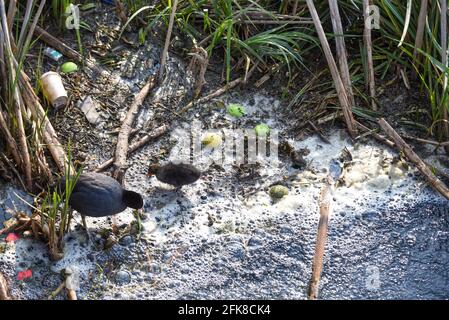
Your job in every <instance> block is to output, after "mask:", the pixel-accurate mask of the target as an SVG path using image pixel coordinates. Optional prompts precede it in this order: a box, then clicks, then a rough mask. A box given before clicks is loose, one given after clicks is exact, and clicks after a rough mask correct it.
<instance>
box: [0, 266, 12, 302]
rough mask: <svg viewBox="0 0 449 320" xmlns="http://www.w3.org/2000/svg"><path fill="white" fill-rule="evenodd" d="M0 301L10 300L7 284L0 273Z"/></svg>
mask: <svg viewBox="0 0 449 320" xmlns="http://www.w3.org/2000/svg"><path fill="white" fill-rule="evenodd" d="M0 300H12V299H11V296H10V295H9V292H8V283H7V282H6V279H5V277H4V276H3V274H2V273H1V272H0Z"/></svg>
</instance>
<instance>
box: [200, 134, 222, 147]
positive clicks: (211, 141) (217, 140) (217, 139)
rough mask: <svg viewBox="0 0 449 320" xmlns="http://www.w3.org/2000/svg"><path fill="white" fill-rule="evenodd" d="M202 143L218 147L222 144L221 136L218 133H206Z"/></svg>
mask: <svg viewBox="0 0 449 320" xmlns="http://www.w3.org/2000/svg"><path fill="white" fill-rule="evenodd" d="M201 144H202V145H203V146H206V147H210V148H216V147H218V146H219V145H220V144H221V136H220V135H219V134H216V133H206V134H205V135H204V138H203V140H202V141H201Z"/></svg>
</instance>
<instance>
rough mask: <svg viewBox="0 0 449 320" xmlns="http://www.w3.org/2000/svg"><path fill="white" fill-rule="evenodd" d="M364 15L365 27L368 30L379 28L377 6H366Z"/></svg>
mask: <svg viewBox="0 0 449 320" xmlns="http://www.w3.org/2000/svg"><path fill="white" fill-rule="evenodd" d="M365 16H366V19H365V28H367V29H369V30H372V29H380V10H379V7H378V6H376V5H369V6H367V7H366V12H365Z"/></svg>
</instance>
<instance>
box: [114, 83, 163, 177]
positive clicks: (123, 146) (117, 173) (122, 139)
mask: <svg viewBox="0 0 449 320" xmlns="http://www.w3.org/2000/svg"><path fill="white" fill-rule="evenodd" d="M156 82H157V74H154V75H152V76H150V78H149V79H148V81H147V83H146V84H145V86H144V87H143V88H142V90H140V92H139V93H138V94H137V95H136V96H135V97H134V101H133V103H132V104H131V106H130V107H129V110H128V112H127V113H126V118H125V120H124V121H123V123H122V126H121V128H120V132H119V134H118V138H117V147H116V149H115V160H114V166H115V169H114V173H113V177H114V178H115V179H117V181H119V182H120V183H122V181H123V177H124V176H125V172H126V169H127V166H126V157H127V155H128V146H129V142H128V139H129V135H130V133H131V131H132V129H133V128H132V125H133V122H134V119H135V118H136V116H137V114H138V113H139V109H140V106H141V105H142V103H143V101H144V100H145V98H146V97H147V95H148V93H149V92H150V90H151V89H152V88H153V87H154V86H155V84H156Z"/></svg>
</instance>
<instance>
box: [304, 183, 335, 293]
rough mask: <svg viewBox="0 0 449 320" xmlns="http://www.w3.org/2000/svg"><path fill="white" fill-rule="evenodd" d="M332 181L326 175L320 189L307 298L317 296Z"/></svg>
mask: <svg viewBox="0 0 449 320" xmlns="http://www.w3.org/2000/svg"><path fill="white" fill-rule="evenodd" d="M332 187H333V181H332V178H331V177H330V176H328V177H327V183H326V185H325V186H324V187H323V189H321V193H320V200H319V201H320V204H319V206H320V221H319V222H318V231H317V235H316V245H315V255H314V256H313V262H312V279H311V281H310V288H309V299H310V300H315V299H317V298H318V292H319V286H320V279H321V272H322V271H323V257H324V249H325V248H326V241H327V229H328V225H329V215H330V212H331V203H332V196H331V190H330V189H331V188H332Z"/></svg>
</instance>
